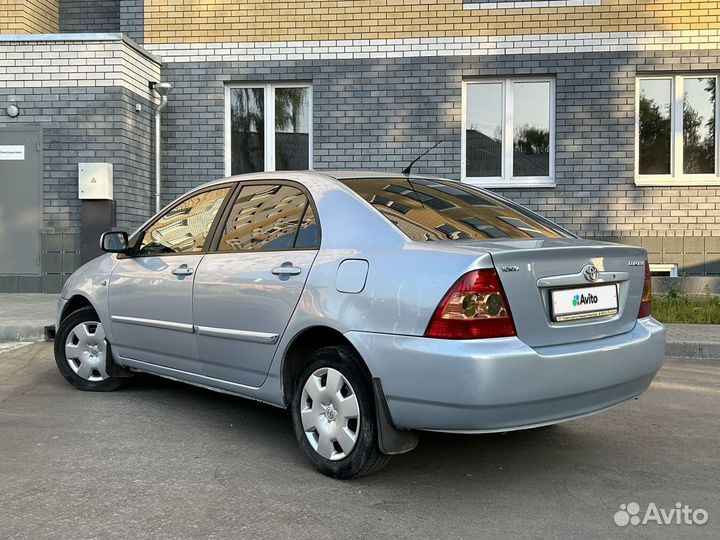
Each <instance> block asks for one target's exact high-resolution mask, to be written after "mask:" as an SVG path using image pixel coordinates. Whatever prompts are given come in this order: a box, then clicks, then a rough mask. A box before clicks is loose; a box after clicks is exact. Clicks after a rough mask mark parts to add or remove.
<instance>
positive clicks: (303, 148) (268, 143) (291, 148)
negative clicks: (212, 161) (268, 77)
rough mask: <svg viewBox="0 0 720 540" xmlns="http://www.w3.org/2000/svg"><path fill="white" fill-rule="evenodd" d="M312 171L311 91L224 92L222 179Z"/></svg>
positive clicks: (251, 88)
mask: <svg viewBox="0 0 720 540" xmlns="http://www.w3.org/2000/svg"><path fill="white" fill-rule="evenodd" d="M311 168H312V87H311V86H310V85H309V84H305V83H282V84H264V83H263V84H246V85H234V84H233V85H228V86H227V87H226V88H225V174H226V175H228V176H230V175H233V174H243V173H249V172H259V171H288V170H306V169H311Z"/></svg>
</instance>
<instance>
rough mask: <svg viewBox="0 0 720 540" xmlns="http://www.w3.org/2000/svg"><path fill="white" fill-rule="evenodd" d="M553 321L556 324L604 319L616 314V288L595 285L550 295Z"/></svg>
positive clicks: (554, 292)
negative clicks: (595, 318) (556, 322)
mask: <svg viewBox="0 0 720 540" xmlns="http://www.w3.org/2000/svg"><path fill="white" fill-rule="evenodd" d="M550 297H551V299H552V312H553V319H554V320H555V321H558V322H562V321H576V320H580V319H592V318H594V317H606V316H608V315H615V314H616V313H617V312H618V296H617V287H616V286H615V285H596V286H592V287H578V288H576V289H562V290H558V291H552V292H551V293H550Z"/></svg>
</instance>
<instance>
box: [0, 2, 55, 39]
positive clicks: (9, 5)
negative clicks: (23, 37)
mask: <svg viewBox="0 0 720 540" xmlns="http://www.w3.org/2000/svg"><path fill="white" fill-rule="evenodd" d="M58 22H59V10H58V1H57V0H5V1H4V2H3V5H2V11H0V34H52V33H55V32H57V31H58Z"/></svg>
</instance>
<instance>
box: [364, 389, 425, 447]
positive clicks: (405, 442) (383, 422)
mask: <svg viewBox="0 0 720 540" xmlns="http://www.w3.org/2000/svg"><path fill="white" fill-rule="evenodd" d="M373 393H374V394H375V416H376V418H377V424H378V444H379V446H380V451H381V452H382V453H383V454H387V455H390V456H392V455H397V454H404V453H406V452H410V451H411V450H414V449H415V447H416V446H417V444H418V433H417V431H407V430H400V429H397V428H396V427H395V425H394V424H393V421H392V417H391V416H390V409H389V408H388V404H387V400H386V399H385V393H384V392H383V389H382V383H381V382H380V379H378V378H377V377H373Z"/></svg>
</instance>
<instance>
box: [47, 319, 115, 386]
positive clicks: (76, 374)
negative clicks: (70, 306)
mask: <svg viewBox="0 0 720 540" xmlns="http://www.w3.org/2000/svg"><path fill="white" fill-rule="evenodd" d="M55 363H56V364H57V367H58V370H59V371H60V373H61V374H62V376H63V377H64V378H65V380H66V381H67V382H69V383H70V384H71V385H73V386H74V387H75V388H77V389H78V390H87V391H91V392H110V391H112V390H117V389H118V388H120V387H121V386H122V385H123V383H124V381H125V379H124V378H123V377H117V376H114V375H112V374H110V373H108V370H107V364H108V363H109V364H112V352H111V351H110V344H109V343H108V342H107V340H106V339H105V332H104V329H103V326H102V323H101V322H100V318H99V317H98V316H97V313H95V310H94V309H92V308H91V307H84V308H80V309H78V310H77V311H73V312H72V313H70V315H68V316H67V317H65V318H64V319H63V320H62V322H61V323H60V327H59V328H58V329H57V332H56V333H55Z"/></svg>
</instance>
